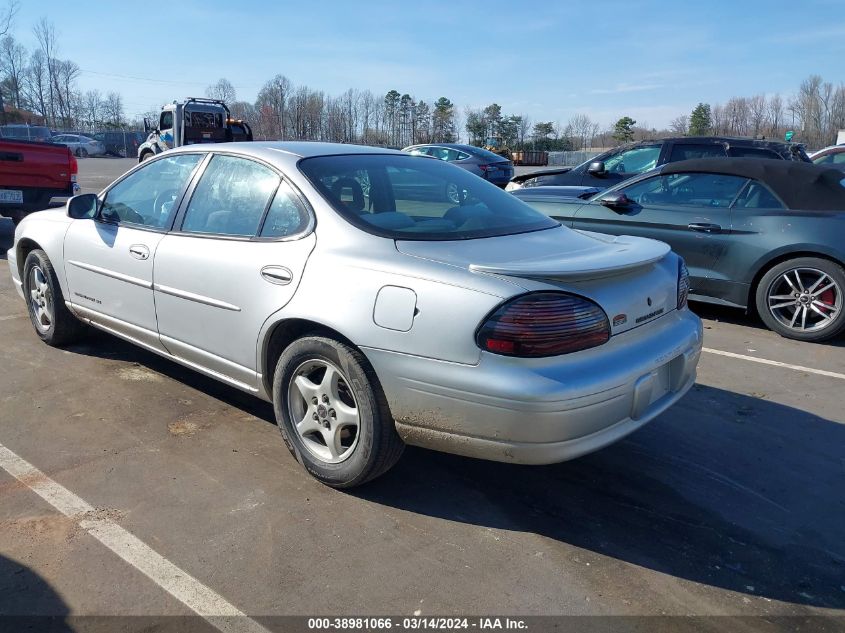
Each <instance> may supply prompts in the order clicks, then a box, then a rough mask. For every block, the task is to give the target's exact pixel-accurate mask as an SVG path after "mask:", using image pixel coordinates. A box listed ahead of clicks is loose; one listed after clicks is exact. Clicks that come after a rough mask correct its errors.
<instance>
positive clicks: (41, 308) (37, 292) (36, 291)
mask: <svg viewBox="0 0 845 633" xmlns="http://www.w3.org/2000/svg"><path fill="white" fill-rule="evenodd" d="M29 305H30V307H31V309H32V313H33V314H34V315H35V326H36V327H37V328H38V329H39V330H40V331H41V332H46V331H47V330H49V329H50V327H51V326H52V325H53V294H52V293H51V292H50V286H49V284H48V283H47V277H46V276H45V275H44V271H43V270H41V267H40V266H33V267H32V269H31V270H30V271H29Z"/></svg>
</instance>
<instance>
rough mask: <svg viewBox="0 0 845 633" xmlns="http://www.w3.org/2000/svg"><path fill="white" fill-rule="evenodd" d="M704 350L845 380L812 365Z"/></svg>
mask: <svg viewBox="0 0 845 633" xmlns="http://www.w3.org/2000/svg"><path fill="white" fill-rule="evenodd" d="M701 351H702V352H707V353H708V354H716V355H718V356H727V357H728V358H738V359H740V360H748V361H751V362H752V363H761V364H763V365H772V366H774V367H783V368H784V369H794V370H795V371H803V372H806V373H808V374H816V375H818V376H828V377H829V378H839V379H840V380H845V374H840V373H838V372H835V371H827V370H825V369H813V368H812V367H804V366H803V365H791V364H789V363H782V362H780V361H777V360H769V359H767V358H757V357H756V356H746V355H745V354H734V353H733V352H725V351H722V350H720V349H711V348H709V347H705V348H702V350H701Z"/></svg>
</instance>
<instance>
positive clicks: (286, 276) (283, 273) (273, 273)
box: [261, 266, 293, 286]
mask: <svg viewBox="0 0 845 633" xmlns="http://www.w3.org/2000/svg"><path fill="white" fill-rule="evenodd" d="M261 276H262V277H263V278H264V279H265V280H266V281H269V282H270V283H271V284H278V285H280V286H284V285H287V284H289V283H290V282H291V281H293V273H292V272H291V271H289V270H288V269H287V268H285V267H284V266H265V267H264V268H262V269H261Z"/></svg>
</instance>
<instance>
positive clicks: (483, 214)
mask: <svg viewBox="0 0 845 633" xmlns="http://www.w3.org/2000/svg"><path fill="white" fill-rule="evenodd" d="M299 168H300V169H301V170H302V172H303V173H304V174H305V175H306V176H307V177H308V179H309V180H310V181H311V182H312V183H313V184H314V186H315V187H316V188H317V189H318V190H319V191H320V193H321V194H322V195H323V197H324V198H325V199H326V200H327V201H328V203H329V204H331V205H332V207H334V208H335V209H336V210H337V212H338V213H340V214H341V216H343V217H344V218H345V219H346V220H348V221H349V222H351V223H352V224H354V225H356V226H358V227H360V228H362V229H363V230H365V231H367V232H368V233H373V234H376V235H382V236H384V237H390V238H394V239H403V240H457V239H470V238H476V237H493V236H497V235H510V234H513V233H525V232H528V231H538V230H541V229H547V228H552V227H555V226H557V225H558V223H557V222H556V221H554V220H552V219H551V218H549V217H548V216H546V215H545V214H542V213H540V212H539V211H535V210H534V209H532V208H531V207H529V206H528V205H527V204H525V203H524V202H522V201H521V200H519V199H517V198H516V197H515V196H512V195H511V194H509V193H505V192H504V191H502V190H501V189H499V188H498V187H496V186H495V185H492V184H490V183H489V182H486V181H485V180H483V179H482V178H480V177H478V176H475V175H473V174H471V173H470V172H468V171H465V170H463V169H461V168H460V167H455V166H454V165H449V164H448V163H445V162H442V161H437V160H431V159H430V158H424V157H419V156H411V155H402V154H357V155H346V156H320V157H316V158H306V159H304V160H301V161H300V162H299Z"/></svg>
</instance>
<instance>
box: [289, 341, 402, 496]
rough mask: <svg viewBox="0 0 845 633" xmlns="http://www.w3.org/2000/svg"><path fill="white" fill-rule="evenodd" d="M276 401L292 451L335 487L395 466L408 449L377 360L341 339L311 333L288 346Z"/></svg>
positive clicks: (315, 474) (364, 479) (348, 485)
mask: <svg viewBox="0 0 845 633" xmlns="http://www.w3.org/2000/svg"><path fill="white" fill-rule="evenodd" d="M273 408H274V410H275V413H276V420H277V421H278V423H279V430H280V431H281V432H282V437H283V438H284V440H285V444H287V447H288V449H289V450H290V452H291V453H293V455H294V457H296V459H297V461H298V462H299V463H300V464H302V466H303V467H304V468H305V469H306V470H307V471H308V472H309V473H310V474H311V475H312V476H313V477H315V478H316V479H318V480H319V481H321V482H323V483H324V484H327V485H329V486H333V487H335V488H352V487H354V486H358V485H361V484H363V483H365V482H367V481H369V480H371V479H374V478H375V477H378V476H379V475H381V474H383V473H385V472H387V470H389V469H390V468H391V467H392V466H393V465H394V464H395V463H396V461H397V460H398V459H399V457H400V456H401V454H402V450H403V448H404V444H403V443H402V440H401V439H400V438H399V435H398V434H397V433H396V427H395V425H394V423H393V418H392V417H391V415H390V411H389V409H388V407H387V403H386V401H385V399H384V394H383V393H382V391H381V387H380V385H379V383H378V379H377V378H376V375H375V372H374V371H373V369H372V367H370V365H369V363H368V362H367V360H366V358H364V356H363V355H362V354H361V353H360V352H358V351H357V350H355V349H353V348H351V347H349V346H348V345H345V344H343V343H341V342H339V341H336V340H334V339H330V338H325V337H319V336H307V337H304V338H302V339H299V340H298V341H296V342H294V343H292V344H291V345H290V346H289V347H288V348H287V349H285V351H284V352H283V353H282V355H281V357H280V358H279V362H278V363H277V365H276V373H275V375H274V379H273Z"/></svg>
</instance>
